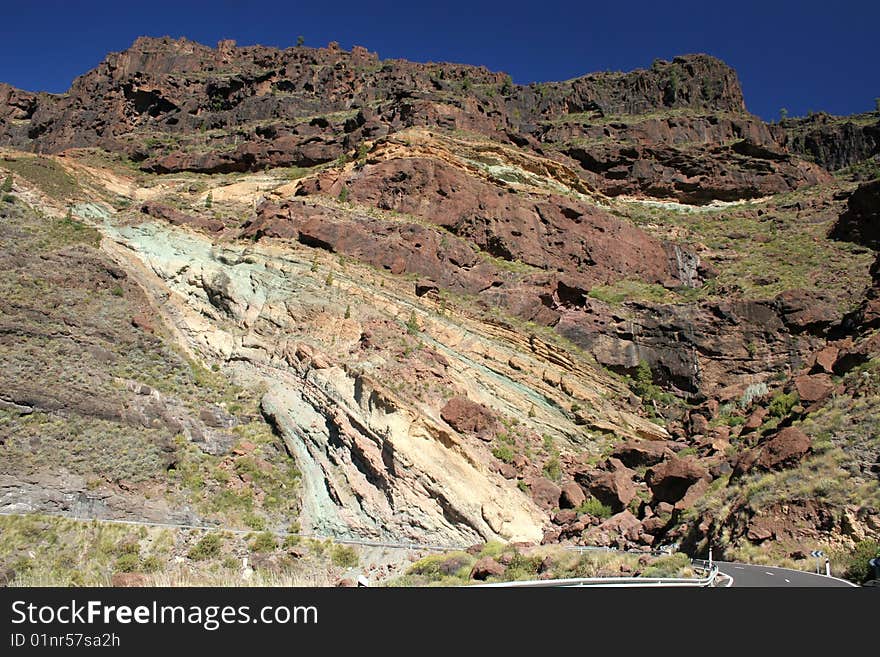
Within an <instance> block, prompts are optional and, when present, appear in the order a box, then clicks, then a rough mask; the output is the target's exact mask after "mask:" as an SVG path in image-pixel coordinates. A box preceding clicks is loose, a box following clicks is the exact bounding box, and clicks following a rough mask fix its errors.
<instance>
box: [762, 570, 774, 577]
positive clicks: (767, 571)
mask: <svg viewBox="0 0 880 657" xmlns="http://www.w3.org/2000/svg"><path fill="white" fill-rule="evenodd" d="M764 572H765V573H767V574H768V575H771V576H772V575H773V573H771V572H770V571H769V570H765V571H764Z"/></svg>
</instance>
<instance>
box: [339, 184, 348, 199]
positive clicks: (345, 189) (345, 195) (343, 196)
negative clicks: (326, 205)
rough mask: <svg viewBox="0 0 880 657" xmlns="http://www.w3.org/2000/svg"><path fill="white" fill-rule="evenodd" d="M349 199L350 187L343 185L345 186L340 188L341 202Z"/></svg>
mask: <svg viewBox="0 0 880 657" xmlns="http://www.w3.org/2000/svg"><path fill="white" fill-rule="evenodd" d="M347 200H348V187H345V186H343V188H342V189H340V190H339V202H340V203H345V202H346V201H347Z"/></svg>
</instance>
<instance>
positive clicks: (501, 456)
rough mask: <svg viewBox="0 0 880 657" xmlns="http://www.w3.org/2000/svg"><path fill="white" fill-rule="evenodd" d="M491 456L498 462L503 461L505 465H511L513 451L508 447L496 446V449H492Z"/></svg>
mask: <svg viewBox="0 0 880 657" xmlns="http://www.w3.org/2000/svg"><path fill="white" fill-rule="evenodd" d="M492 456H494V457H495V458H496V459H498V460H499V461H504V462H505V463H512V462H513V457H514V456H515V454H514V453H513V450H512V449H511V448H510V445H498V446H497V447H493V448H492Z"/></svg>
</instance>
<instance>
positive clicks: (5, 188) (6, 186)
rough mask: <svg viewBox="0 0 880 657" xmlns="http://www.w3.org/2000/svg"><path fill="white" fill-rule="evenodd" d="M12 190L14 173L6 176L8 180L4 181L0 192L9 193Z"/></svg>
mask: <svg viewBox="0 0 880 657" xmlns="http://www.w3.org/2000/svg"><path fill="white" fill-rule="evenodd" d="M11 191H12V174H10V175H8V176H6V180H4V181H3V186H2V187H0V192H2V193H3V194H8V193H9V192H11Z"/></svg>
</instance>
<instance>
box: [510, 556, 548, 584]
mask: <svg viewBox="0 0 880 657" xmlns="http://www.w3.org/2000/svg"><path fill="white" fill-rule="evenodd" d="M541 561H542V559H541V557H539V556H534V557H527V556H525V555H523V554H520V553H519V552H517V553H516V554H514V555H513V558H512V559H511V560H510V564H508V566H507V569H506V570H505V571H504V579H505V580H507V581H513V580H518V579H535V576H536V575H537V574H538V568H540V566H541Z"/></svg>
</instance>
